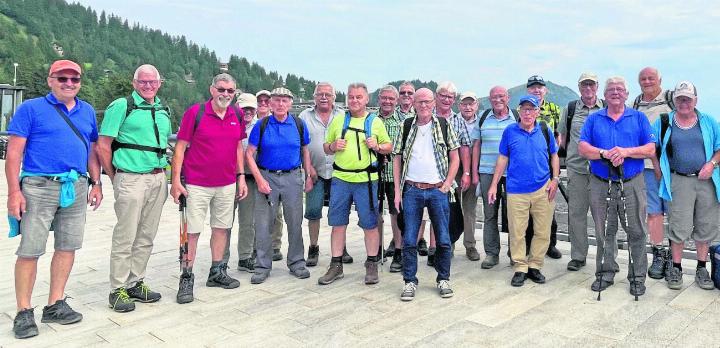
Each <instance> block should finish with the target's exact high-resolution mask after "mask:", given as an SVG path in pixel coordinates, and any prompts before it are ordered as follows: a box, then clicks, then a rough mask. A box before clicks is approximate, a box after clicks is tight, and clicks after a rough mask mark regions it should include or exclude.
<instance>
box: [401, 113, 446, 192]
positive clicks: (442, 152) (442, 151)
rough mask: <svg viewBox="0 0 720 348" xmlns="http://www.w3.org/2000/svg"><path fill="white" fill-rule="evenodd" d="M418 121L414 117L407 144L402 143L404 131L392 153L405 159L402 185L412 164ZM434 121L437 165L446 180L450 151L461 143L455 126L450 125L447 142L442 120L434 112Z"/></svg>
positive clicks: (433, 130)
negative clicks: (441, 125)
mask: <svg viewBox="0 0 720 348" xmlns="http://www.w3.org/2000/svg"><path fill="white" fill-rule="evenodd" d="M416 122H417V117H415V118H414V119H413V121H412V125H411V126H410V133H409V134H408V138H407V146H404V145H405V144H403V143H402V132H401V133H400V135H399V136H398V138H397V139H396V141H395V145H394V146H393V151H392V154H393V155H401V156H402V158H403V159H404V161H403V164H402V171H401V174H400V187H402V186H403V185H404V184H405V176H407V170H408V165H409V164H410V161H409V159H410V155H411V154H412V147H413V144H415V137H416V136H417V130H418V128H417V124H416ZM432 123H433V125H432V136H433V145H434V147H435V149H436V151H435V165H436V166H437V170H438V174H439V175H440V178H441V179H442V180H443V181H445V178H447V174H448V170H449V169H450V157H449V156H448V151H451V150H455V149H457V148H459V147H460V144H459V143H458V138H457V135H456V134H455V130H454V129H453V127H448V132H447V137H448V138H447V143H446V142H445V139H443V134H442V129H440V121H438V119H437V116H435V114H434V113H433V116H432ZM403 147H404V149H403Z"/></svg>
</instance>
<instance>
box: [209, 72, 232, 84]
mask: <svg viewBox="0 0 720 348" xmlns="http://www.w3.org/2000/svg"><path fill="white" fill-rule="evenodd" d="M220 81H225V82H231V83H232V84H233V85H237V82H235V78H233V77H232V76H231V75H230V74H228V73H221V74H217V75H215V77H213V79H212V85H211V86H215V85H217V83H218V82H220Z"/></svg>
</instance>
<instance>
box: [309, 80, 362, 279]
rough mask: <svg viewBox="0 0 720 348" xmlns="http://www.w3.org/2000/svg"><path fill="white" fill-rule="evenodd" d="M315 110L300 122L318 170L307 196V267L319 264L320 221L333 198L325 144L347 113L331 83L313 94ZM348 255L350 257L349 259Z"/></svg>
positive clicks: (314, 166) (329, 163)
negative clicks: (328, 199) (327, 200)
mask: <svg viewBox="0 0 720 348" xmlns="http://www.w3.org/2000/svg"><path fill="white" fill-rule="evenodd" d="M313 98H314V101H315V106H313V107H311V108H309V109H306V110H303V112H301V113H300V119H302V120H303V121H304V122H305V125H307V127H308V133H309V134H310V144H309V145H308V151H309V152H310V162H311V163H310V164H311V165H312V167H313V169H314V173H316V175H315V176H313V177H312V181H313V188H312V190H311V191H310V192H308V194H307V195H306V199H305V218H306V219H307V220H308V234H309V235H310V246H309V247H308V257H307V266H308V267H314V266H316V265H317V263H318V257H319V255H320V247H319V246H318V237H319V235H320V219H322V209H323V206H324V205H325V197H327V196H330V180H331V179H332V172H333V167H332V164H333V161H334V159H333V156H332V155H328V154H326V153H325V150H324V149H323V144H324V143H325V136H327V132H328V125H330V122H332V120H333V119H335V118H336V117H343V116H344V115H345V112H344V111H343V110H341V109H340V108H338V107H337V106H336V105H335V88H334V87H333V86H332V85H331V84H330V83H328V82H320V83H318V84H317V85H315V92H314V93H313ZM345 255H347V257H346V256H345ZM348 261H349V262H352V258H351V257H350V255H349V254H347V248H344V249H343V262H345V263H349V262H348Z"/></svg>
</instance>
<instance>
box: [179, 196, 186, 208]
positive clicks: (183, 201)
mask: <svg viewBox="0 0 720 348" xmlns="http://www.w3.org/2000/svg"><path fill="white" fill-rule="evenodd" d="M178 201H179V202H180V204H178V210H180V211H182V210H183V209H185V207H187V197H185V195H180V196H179V197H178Z"/></svg>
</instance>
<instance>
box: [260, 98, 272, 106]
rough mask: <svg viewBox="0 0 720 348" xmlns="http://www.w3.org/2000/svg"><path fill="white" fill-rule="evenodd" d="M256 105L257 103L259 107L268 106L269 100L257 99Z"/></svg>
mask: <svg viewBox="0 0 720 348" xmlns="http://www.w3.org/2000/svg"><path fill="white" fill-rule="evenodd" d="M257 103H258V105H260V104H270V99H269V98H259V99H258V100H257Z"/></svg>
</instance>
